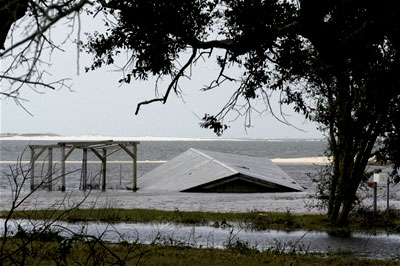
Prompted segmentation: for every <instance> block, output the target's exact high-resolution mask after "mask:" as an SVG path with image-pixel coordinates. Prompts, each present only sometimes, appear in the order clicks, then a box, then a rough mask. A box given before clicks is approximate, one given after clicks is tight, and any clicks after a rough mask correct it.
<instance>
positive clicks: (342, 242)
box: [0, 219, 400, 259]
mask: <svg viewBox="0 0 400 266" xmlns="http://www.w3.org/2000/svg"><path fill="white" fill-rule="evenodd" d="M0 223H1V227H0V232H1V233H3V232H4V220H1V219H0ZM41 223H42V224H41ZM18 225H19V226H21V227H22V228H24V229H25V230H32V228H33V227H34V226H39V227H40V226H42V225H43V222H35V224H32V222H31V221H24V220H18V221H13V222H12V223H10V226H9V229H10V231H11V232H13V233H15V232H16V229H17V226H18ZM65 228H67V229H68V230H65ZM52 229H53V230H58V231H59V232H60V234H61V235H63V236H65V237H70V236H71V235H72V234H73V233H83V234H86V235H93V236H96V237H100V236H102V239H103V240H107V241H110V242H122V241H126V242H130V243H133V242H137V243H145V244H149V243H157V244H166V245H185V246H192V247H212V248H226V247H227V246H232V245H233V246H234V245H236V244H237V243H240V244H245V245H247V246H248V247H251V248H256V249H259V250H266V249H274V250H278V251H282V252H300V253H323V254H327V253H331V254H343V253H346V254H350V255H353V256H357V257H370V258H388V259H393V258H399V257H400V251H399V250H400V235H394V234H376V235H372V234H369V235H367V234H360V233H355V234H352V236H351V237H340V236H331V235H329V234H327V233H324V232H306V231H294V232H283V231H276V230H267V231H253V230H248V229H243V228H239V227H230V228H221V227H220V228H215V227H211V226H182V225H175V224H140V223H118V224H112V225H110V224H106V223H95V222H90V223H85V224H83V223H65V222H58V223H56V224H53V225H52Z"/></svg>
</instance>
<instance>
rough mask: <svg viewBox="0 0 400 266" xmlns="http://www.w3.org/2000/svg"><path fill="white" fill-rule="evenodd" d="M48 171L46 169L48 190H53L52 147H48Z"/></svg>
mask: <svg viewBox="0 0 400 266" xmlns="http://www.w3.org/2000/svg"><path fill="white" fill-rule="evenodd" d="M48 164H49V165H48V171H47V182H48V183H47V188H48V190H49V191H52V190H53V148H49V158H48Z"/></svg>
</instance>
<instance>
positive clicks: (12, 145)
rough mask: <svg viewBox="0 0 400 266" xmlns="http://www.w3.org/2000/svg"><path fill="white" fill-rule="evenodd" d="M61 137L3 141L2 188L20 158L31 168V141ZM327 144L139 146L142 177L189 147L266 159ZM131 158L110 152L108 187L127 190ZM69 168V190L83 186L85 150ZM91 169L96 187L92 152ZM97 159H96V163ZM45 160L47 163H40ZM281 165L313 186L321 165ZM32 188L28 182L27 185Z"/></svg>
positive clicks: (319, 151)
mask: <svg viewBox="0 0 400 266" xmlns="http://www.w3.org/2000/svg"><path fill="white" fill-rule="evenodd" d="M55 143H57V140H52V141H38V140H32V141H27V140H4V139H1V140H0V177H1V179H0V189H2V190H4V189H7V188H9V180H8V178H7V176H9V174H10V172H11V170H10V169H11V168H14V169H15V167H16V166H18V165H17V164H15V162H16V161H22V162H25V163H24V164H23V166H24V167H28V164H27V162H28V161H29V159H30V151H29V149H28V148H27V147H28V145H29V144H47V145H49V144H55ZM326 147H327V142H326V141H325V140H197V141H187V140H174V141H141V142H140V144H139V145H138V160H139V163H138V169H137V173H138V177H139V178H140V177H141V176H142V175H143V174H145V173H146V172H148V171H150V170H151V169H153V168H154V167H157V166H158V165H160V163H162V162H161V161H168V160H170V159H172V158H173V157H175V156H177V155H178V154H180V153H182V152H184V151H186V150H187V149H189V148H198V149H204V150H210V151H218V152H226V153H233V154H242V155H249V156H257V157H266V158H271V159H272V158H299V157H317V156H323V155H324V152H325V150H326ZM47 156H48V155H47V153H46V152H44V153H43V154H42V155H41V157H40V158H39V159H38V161H39V163H38V165H37V166H36V169H37V170H35V173H38V174H42V175H45V173H46V171H47V165H46V163H45V162H46V160H47ZM60 157H61V153H60V151H59V150H57V149H54V151H53V161H55V164H54V171H55V174H54V177H55V178H56V180H55V182H54V189H55V190H57V189H59V188H60V182H58V180H57V174H58V175H59V167H60V165H59V163H57V161H59V160H60ZM129 160H131V159H130V157H129V156H128V155H127V154H126V153H125V151H123V150H116V151H113V152H110V153H109V154H108V158H107V161H108V163H107V187H108V188H113V189H125V187H127V186H129V184H130V183H131V180H132V178H131V176H132V174H131V173H132V164H131V163H129V162H128V161H129ZM67 161H69V163H68V162H67V165H66V168H67V169H66V170H67V173H70V174H69V175H68V177H67V189H76V188H78V187H79V181H80V175H81V172H80V169H81V167H82V164H81V161H82V150H75V151H74V152H72V154H71V156H69V157H68V160H67ZM88 161H90V162H91V163H89V164H88V172H89V175H90V178H91V180H92V181H93V185H94V186H98V185H99V184H100V171H101V164H100V161H99V160H98V159H97V158H96V157H95V155H94V154H92V153H90V152H89V154H88ZM95 161H96V162H95ZM40 162H43V163H40ZM281 168H282V169H283V170H284V171H285V172H287V174H289V175H290V176H291V177H292V178H294V179H295V180H297V181H298V182H299V183H300V184H301V185H303V186H304V187H307V188H311V187H312V186H313V184H312V182H311V179H310V178H309V176H308V173H316V172H318V171H319V169H320V168H321V166H316V165H313V164H298V165H295V164H285V165H281ZM26 187H28V184H26Z"/></svg>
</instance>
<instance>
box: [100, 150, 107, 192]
mask: <svg viewBox="0 0 400 266" xmlns="http://www.w3.org/2000/svg"><path fill="white" fill-rule="evenodd" d="M103 158H104V160H103V161H102V162H103V163H102V169H101V170H102V175H101V176H102V183H101V190H102V191H106V180H107V178H106V175H107V150H106V149H103Z"/></svg>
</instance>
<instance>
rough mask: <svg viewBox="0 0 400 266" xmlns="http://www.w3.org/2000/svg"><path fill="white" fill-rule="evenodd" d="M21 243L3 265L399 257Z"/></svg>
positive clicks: (10, 247) (11, 246) (11, 245)
mask: <svg viewBox="0 0 400 266" xmlns="http://www.w3.org/2000/svg"><path fill="white" fill-rule="evenodd" d="M20 244H21V242H20V241H13V240H12V239H10V241H9V242H8V244H6V246H5V249H4V250H3V251H4V252H3V257H2V259H3V261H2V262H3V265H192V266H196V265H229V266H230V265H238V266H240V265H246V266H248V265H266V264H268V265H330V266H335V265H354V266H355V265H387V266H388V265H399V264H398V263H399V261H398V260H373V259H357V258H351V257H348V256H346V255H343V256H337V255H336V256H333V255H328V256H326V257H320V256H316V255H310V254H308V255H300V254H294V253H289V254H287V253H281V252H277V251H264V252H258V251H256V250H254V249H249V248H247V247H245V246H241V245H236V246H232V247H229V248H227V249H211V248H207V249H198V248H189V247H171V246H159V245H139V244H126V243H124V244H110V243H106V242H98V241H86V242H80V241H79V240H75V241H73V242H72V241H69V242H65V241H64V240H61V239H58V240H56V239H54V240H50V239H46V241H38V240H36V241H34V242H33V243H31V244H30V245H28V246H25V247H23V248H21V245H20ZM18 249H19V250H18ZM15 251H16V252H15ZM7 254H13V256H12V257H8V256H7Z"/></svg>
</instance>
